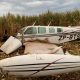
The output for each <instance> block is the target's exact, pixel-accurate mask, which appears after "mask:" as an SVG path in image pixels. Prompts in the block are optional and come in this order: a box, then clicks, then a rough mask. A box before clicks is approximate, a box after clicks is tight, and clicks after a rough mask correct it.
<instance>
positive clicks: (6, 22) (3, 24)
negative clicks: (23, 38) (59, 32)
mask: <svg viewBox="0 0 80 80" xmlns="http://www.w3.org/2000/svg"><path fill="white" fill-rule="evenodd" d="M35 21H36V24H35V25H48V24H49V22H50V21H51V24H50V25H51V26H79V25H80V11H79V10H75V11H72V12H70V11H69V12H62V13H52V12H50V11H48V12H47V13H44V14H41V15H38V16H20V15H13V14H11V13H8V14H6V15H3V16H1V17H0V37H2V36H3V35H4V34H5V33H7V35H15V34H16V33H17V31H18V30H19V29H20V28H22V27H25V26H28V25H29V26H30V25H32V24H33V23H34V22H35Z"/></svg>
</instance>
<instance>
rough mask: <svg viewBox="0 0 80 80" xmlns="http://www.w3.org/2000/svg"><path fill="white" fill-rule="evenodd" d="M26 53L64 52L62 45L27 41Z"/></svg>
mask: <svg viewBox="0 0 80 80" xmlns="http://www.w3.org/2000/svg"><path fill="white" fill-rule="evenodd" d="M24 54H64V53H63V50H62V48H61V47H58V46H56V45H54V44H49V43H41V42H37V41H35V42H27V43H26V44H25V50H24Z"/></svg>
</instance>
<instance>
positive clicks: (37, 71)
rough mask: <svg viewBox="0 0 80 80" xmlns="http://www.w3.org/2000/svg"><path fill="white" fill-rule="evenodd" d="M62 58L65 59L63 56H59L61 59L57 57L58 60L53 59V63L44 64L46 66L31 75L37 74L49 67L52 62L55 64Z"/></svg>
mask: <svg viewBox="0 0 80 80" xmlns="http://www.w3.org/2000/svg"><path fill="white" fill-rule="evenodd" d="M61 59H63V58H59V59H57V60H55V61H53V62H51V63H48V64H47V65H46V66H44V67H43V68H41V69H40V70H38V71H36V72H35V73H33V74H31V75H30V76H32V75H34V74H37V73H39V72H40V71H43V70H44V69H45V68H47V67H49V66H50V65H51V64H55V63H56V62H57V61H59V60H61Z"/></svg>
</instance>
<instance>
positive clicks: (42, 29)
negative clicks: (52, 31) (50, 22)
mask: <svg viewBox="0 0 80 80" xmlns="http://www.w3.org/2000/svg"><path fill="white" fill-rule="evenodd" d="M38 33H46V28H45V27H38Z"/></svg>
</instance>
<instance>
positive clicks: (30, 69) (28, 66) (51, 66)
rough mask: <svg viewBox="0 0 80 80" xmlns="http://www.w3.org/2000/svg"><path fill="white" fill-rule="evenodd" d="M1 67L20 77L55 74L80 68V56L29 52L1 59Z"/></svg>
mask: <svg viewBox="0 0 80 80" xmlns="http://www.w3.org/2000/svg"><path fill="white" fill-rule="evenodd" d="M0 68H2V70H3V72H6V73H8V74H9V75H15V76H19V77H35V76H47V75H54V74H59V73H66V72H71V71H77V70H80V56H73V55H61V54H60V55H59V54H28V55H22V56H15V57H11V58H7V59H3V60H0Z"/></svg>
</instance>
